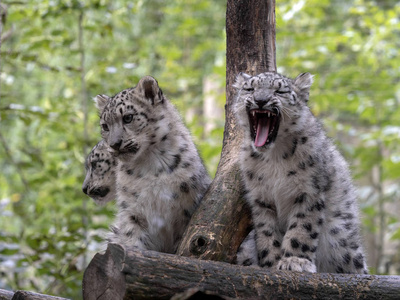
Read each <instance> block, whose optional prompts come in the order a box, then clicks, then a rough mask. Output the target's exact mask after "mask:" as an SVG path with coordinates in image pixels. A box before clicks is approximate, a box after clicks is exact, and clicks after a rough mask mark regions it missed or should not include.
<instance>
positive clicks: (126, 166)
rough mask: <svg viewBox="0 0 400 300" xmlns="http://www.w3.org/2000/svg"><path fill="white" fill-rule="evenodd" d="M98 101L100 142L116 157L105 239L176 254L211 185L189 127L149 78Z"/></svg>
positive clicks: (102, 97) (155, 83)
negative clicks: (111, 217) (112, 214)
mask: <svg viewBox="0 0 400 300" xmlns="http://www.w3.org/2000/svg"><path fill="white" fill-rule="evenodd" d="M96 103H97V106H98V108H99V112H100V125H101V127H102V131H101V132H102V136H103V139H104V140H105V141H106V142H107V143H108V145H109V146H110V147H111V148H112V149H113V152H114V154H115V155H116V157H117V172H116V185H117V206H118V213H117V217H116V220H115V222H114V225H113V226H112V229H113V232H112V233H111V235H110V238H109V240H110V241H111V242H117V243H121V244H125V245H128V246H135V247H139V248H141V249H149V250H155V251H160V252H167V253H174V252H175V251H176V247H177V245H178V241H179V240H180V239H181V237H182V234H183V232H184V230H185V228H186V226H187V224H188V221H189V219H190V217H191V215H192V214H193V212H194V210H195V209H196V207H197V206H198V204H199V203H200V201H201V199H202V197H203V195H204V193H205V191H206V189H207V188H208V186H209V184H210V182H211V180H210V178H209V176H208V174H207V171H206V169H205V167H204V165H203V163H202V161H201V159H200V156H199V154H198V152H197V150H196V147H195V145H194V143H193V141H192V138H191V136H190V133H189V131H188V129H187V128H186V127H185V126H184V124H183V122H182V120H181V118H180V116H179V114H178V112H177V111H176V109H175V108H174V107H173V105H172V104H171V103H170V102H169V101H168V100H167V98H166V97H165V96H164V94H163V92H162V90H161V89H160V88H159V86H158V83H157V81H156V80H155V79H154V78H152V77H150V76H146V77H143V78H142V79H141V80H140V81H139V83H138V85H137V86H136V87H134V88H130V89H126V90H123V91H121V92H119V93H118V94H116V95H115V96H113V97H107V96H105V95H99V96H97V99H96Z"/></svg>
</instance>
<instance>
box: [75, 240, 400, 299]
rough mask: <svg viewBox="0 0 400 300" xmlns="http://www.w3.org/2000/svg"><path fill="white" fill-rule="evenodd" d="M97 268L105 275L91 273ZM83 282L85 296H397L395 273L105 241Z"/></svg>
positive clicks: (399, 280) (398, 282)
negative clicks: (291, 265) (247, 262)
mask: <svg viewBox="0 0 400 300" xmlns="http://www.w3.org/2000/svg"><path fill="white" fill-rule="evenodd" d="M110 262H111V263H110ZM161 262H162V263H161ZM110 268H111V269H110ZM98 271H100V272H101V273H102V274H104V275H105V276H97V277H92V276H91V275H92V274H96V273H97V272H98ZM107 274H108V275H107ZM118 274H119V275H118ZM115 275H117V276H122V277H124V279H125V281H124V282H126V284H124V285H121V284H119V283H118V282H117V281H118V280H119V279H118V280H116V278H114V276H115ZM84 286H93V287H96V288H95V289H94V288H93V289H91V290H87V289H85V290H84V293H83V296H84V299H85V300H87V299H170V298H171V297H173V296H174V295H175V299H196V297H200V296H201V298H197V299H207V298H209V299H228V298H237V299H339V298H340V299H399V295H400V276H372V275H354V274H327V273H325V274H324V273H314V274H312V273H297V272H291V271H268V270H266V269H262V268H259V267H243V266H237V265H231V264H228V263H223V262H215V261H205V260H198V259H194V258H188V257H181V256H177V255H170V254H163V253H158V252H153V251H133V250H124V248H122V247H121V246H119V245H117V244H109V246H108V249H107V251H106V253H105V254H104V255H100V254H97V255H96V259H95V260H93V261H92V262H91V263H90V264H89V266H88V269H87V270H86V272H85V275H84ZM108 291H113V293H112V294H109V295H113V297H112V298H108V297H107V296H106V295H107V293H108ZM185 291H187V292H186V295H185V293H184V292H185ZM193 291H194V292H193ZM181 293H183V294H181ZM196 294H197V295H196ZM122 295H124V296H122ZM216 295H218V296H216ZM217 297H218V298H217Z"/></svg>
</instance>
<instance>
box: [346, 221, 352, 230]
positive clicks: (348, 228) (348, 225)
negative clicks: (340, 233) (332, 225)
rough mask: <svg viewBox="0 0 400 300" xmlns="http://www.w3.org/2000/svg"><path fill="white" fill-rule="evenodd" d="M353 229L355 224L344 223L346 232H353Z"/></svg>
mask: <svg viewBox="0 0 400 300" xmlns="http://www.w3.org/2000/svg"><path fill="white" fill-rule="evenodd" d="M352 227H353V223H351V222H347V223H344V228H345V229H346V230H351V228H352Z"/></svg>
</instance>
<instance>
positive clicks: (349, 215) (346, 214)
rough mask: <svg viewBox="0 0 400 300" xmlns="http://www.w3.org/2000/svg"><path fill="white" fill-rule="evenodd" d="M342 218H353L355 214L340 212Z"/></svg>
mask: <svg viewBox="0 0 400 300" xmlns="http://www.w3.org/2000/svg"><path fill="white" fill-rule="evenodd" d="M340 219H342V220H352V219H354V215H353V214H352V213H342V214H340Z"/></svg>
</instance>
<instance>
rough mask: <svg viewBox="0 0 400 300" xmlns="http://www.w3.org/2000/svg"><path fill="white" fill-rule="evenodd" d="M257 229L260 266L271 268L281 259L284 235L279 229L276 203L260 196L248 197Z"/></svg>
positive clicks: (256, 238) (256, 237)
mask: <svg viewBox="0 0 400 300" xmlns="http://www.w3.org/2000/svg"><path fill="white" fill-rule="evenodd" d="M248 202H249V203H250V205H251V208H252V215H253V222H254V228H255V230H256V236H255V240H256V249H257V253H258V264H259V266H260V267H268V268H271V267H273V266H275V265H276V263H277V262H278V261H279V260H280V259H281V255H280V249H281V241H282V235H281V233H280V232H279V229H278V223H277V213H276V207H275V205H274V204H273V203H272V202H270V201H263V200H260V199H259V198H255V199H248Z"/></svg>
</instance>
